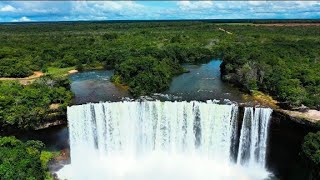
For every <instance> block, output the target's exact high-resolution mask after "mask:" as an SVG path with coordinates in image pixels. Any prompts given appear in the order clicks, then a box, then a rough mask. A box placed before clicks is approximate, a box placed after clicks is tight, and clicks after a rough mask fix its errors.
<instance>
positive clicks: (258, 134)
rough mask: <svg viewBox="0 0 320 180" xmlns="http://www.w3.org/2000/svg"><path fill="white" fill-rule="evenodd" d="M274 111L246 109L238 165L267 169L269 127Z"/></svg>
mask: <svg viewBox="0 0 320 180" xmlns="http://www.w3.org/2000/svg"><path fill="white" fill-rule="evenodd" d="M271 113H272V110H271V109H269V108H255V111H254V110H253V108H252V107H246V108H245V110H244V117H243V122H242V127H241V134H240V143H239V151H238V160H237V163H238V164H251V165H254V164H255V165H258V166H261V167H265V159H266V149H267V138H268V125H269V120H270V117H271Z"/></svg>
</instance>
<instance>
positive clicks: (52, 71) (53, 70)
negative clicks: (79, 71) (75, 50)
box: [46, 66, 75, 76]
mask: <svg viewBox="0 0 320 180" xmlns="http://www.w3.org/2000/svg"><path fill="white" fill-rule="evenodd" d="M73 69H75V67H74V66H72V67H66V68H57V67H49V68H48V72H46V75H51V76H65V75H68V71H70V70H73Z"/></svg>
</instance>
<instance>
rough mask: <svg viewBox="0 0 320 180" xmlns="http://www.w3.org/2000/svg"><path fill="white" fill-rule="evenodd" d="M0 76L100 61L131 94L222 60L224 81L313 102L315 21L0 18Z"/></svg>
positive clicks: (317, 86) (318, 58)
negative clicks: (193, 66) (186, 66)
mask: <svg viewBox="0 0 320 180" xmlns="http://www.w3.org/2000/svg"><path fill="white" fill-rule="evenodd" d="M0 29H1V32H0V38H1V44H0V59H1V60H0V76H1V77H25V76H29V75H31V74H32V73H33V71H42V72H46V71H48V68H50V67H55V68H65V67H76V68H77V69H79V70H82V69H83V68H91V67H97V66H100V67H101V66H103V67H105V68H107V69H115V75H114V77H113V80H114V81H116V82H117V83H122V84H125V85H128V86H129V90H130V92H131V93H132V94H133V95H134V96H139V95H146V94H150V93H154V92H160V91H163V90H164V89H166V88H167V87H168V84H169V83H170V82H171V79H172V78H173V77H174V76H175V75H177V74H180V73H183V72H184V70H183V69H182V67H181V64H182V63H198V62H204V61H207V60H209V59H212V58H220V59H222V60H223V64H222V66H221V70H222V73H223V76H222V78H223V79H224V80H225V81H228V82H230V83H233V84H236V85H237V86H239V87H240V88H241V89H242V90H244V91H247V92H250V91H251V90H261V91H263V92H266V93H268V94H270V95H272V96H273V97H274V98H275V99H277V100H278V101H280V102H282V103H283V104H286V105H287V106H288V107H296V106H300V105H301V104H304V105H306V106H309V107H313V108H319V102H320V71H319V69H320V52H319V49H320V38H319V37H320V36H319V35H320V29H319V28H318V27H316V26H295V27H286V26H283V27H277V26H262V25H260V26H259V25H256V24H250V23H246V24H232V23H229V24H228V23H211V22H201V21H186V22H135V23H130V22H123V23H117V22H115V23H103V22H82V23H81V22H80V23H72V22H70V23H25V24H20V25H16V24H9V25H0Z"/></svg>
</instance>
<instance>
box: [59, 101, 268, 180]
mask: <svg viewBox="0 0 320 180" xmlns="http://www.w3.org/2000/svg"><path fill="white" fill-rule="evenodd" d="M271 112H272V111H271V109H267V108H256V109H255V111H254V110H253V108H245V112H244V118H243V124H242V127H241V133H240V137H238V132H237V131H238V107H237V106H236V105H221V104H216V103H215V102H214V101H207V102H197V101H191V102H185V101H184V102H160V101H142V102H113V103H109V102H106V103H98V104H92V103H90V104H84V105H78V106H71V107H68V122H69V133H70V150H71V166H70V167H69V168H71V170H70V171H72V172H69V173H71V174H72V175H70V176H72V179H88V178H89V179H234V178H240V177H243V178H244V179H263V178H264V177H265V176H266V174H268V173H267V172H266V171H265V169H264V166H261V167H262V170H259V171H255V172H251V171H249V170H248V171H247V170H244V169H245V168H246V166H244V165H242V164H247V165H250V164H252V162H256V163H258V164H265V156H266V145H267V144H266V143H267V135H268V121H269V119H270V115H271ZM253 113H254V114H253ZM239 139H240V140H239ZM239 141H240V142H239ZM237 142H239V149H237V148H238V147H237V144H238V143H237ZM237 152H238V153H237ZM236 153H237V154H238V158H237V159H234V158H233V157H234V156H233V155H234V154H236ZM234 161H237V163H236V164H234V163H233V162H234ZM251 161H252V162H251ZM237 164H239V165H237ZM93 166H94V168H92V167H93ZM248 167H249V166H248ZM170 168H171V169H170ZM64 169H65V168H64ZM62 170H63V169H62ZM231 172H233V173H231ZM58 174H59V173H58ZM60 174H63V173H60ZM240 179H241V178H240Z"/></svg>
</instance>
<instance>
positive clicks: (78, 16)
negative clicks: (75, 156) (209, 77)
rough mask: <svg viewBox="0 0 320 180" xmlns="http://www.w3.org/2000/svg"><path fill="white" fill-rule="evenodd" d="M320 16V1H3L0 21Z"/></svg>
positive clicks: (316, 17)
mask: <svg viewBox="0 0 320 180" xmlns="http://www.w3.org/2000/svg"><path fill="white" fill-rule="evenodd" d="M251 18H252V19H261V18H262V19H263V18H264V19H267V18H284V19H289V18H315V19H320V1H58V2H54V1H48V2H46V1H33V2H32V1H0V22H23V21H75V20H157V19H251Z"/></svg>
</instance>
